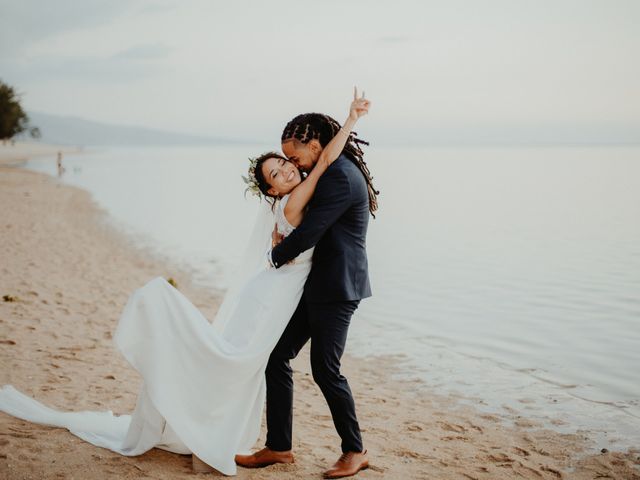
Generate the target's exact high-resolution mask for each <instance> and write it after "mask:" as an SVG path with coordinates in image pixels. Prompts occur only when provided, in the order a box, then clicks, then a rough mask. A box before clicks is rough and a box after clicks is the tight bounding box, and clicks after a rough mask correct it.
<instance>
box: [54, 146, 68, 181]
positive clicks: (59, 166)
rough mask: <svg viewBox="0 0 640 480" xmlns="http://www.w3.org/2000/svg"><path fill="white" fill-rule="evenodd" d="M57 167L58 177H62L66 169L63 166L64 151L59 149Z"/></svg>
mask: <svg viewBox="0 0 640 480" xmlns="http://www.w3.org/2000/svg"><path fill="white" fill-rule="evenodd" d="M56 167H57V169H58V177H61V176H62V174H64V172H65V171H66V169H65V168H64V167H63V166H62V152H61V151H58V155H56Z"/></svg>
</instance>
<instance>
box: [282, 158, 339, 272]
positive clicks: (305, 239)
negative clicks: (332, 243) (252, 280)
mask: <svg viewBox="0 0 640 480" xmlns="http://www.w3.org/2000/svg"><path fill="white" fill-rule="evenodd" d="M336 167H337V165H336ZM350 206H351V185H350V183H349V177H348V176H347V175H346V174H345V172H344V171H342V169H340V168H329V169H328V170H327V171H326V172H325V173H324V174H323V176H322V177H321V178H320V180H319V181H318V186H317V187H316V192H315V194H314V196H313V199H312V200H311V202H310V203H309V209H308V210H307V212H306V214H305V216H304V219H303V220H302V223H300V225H299V226H298V227H297V228H296V229H295V230H294V231H293V232H291V234H290V235H289V236H287V237H286V238H285V239H284V240H282V242H281V243H279V244H278V245H276V246H275V247H274V248H273V250H272V251H271V259H272V263H273V265H274V266H275V267H276V268H280V267H281V266H282V265H285V264H286V263H287V262H288V261H289V260H292V259H294V258H296V257H297V256H298V255H299V254H301V253H302V252H304V251H306V250H308V249H310V248H311V247H314V246H315V245H316V244H317V243H318V242H319V241H320V239H321V238H322V236H323V235H324V234H325V232H326V231H327V230H328V229H329V228H330V227H331V226H332V225H333V224H334V223H336V221H338V219H339V218H340V217H341V216H342V214H344V212H346V211H347V209H348V208H349V207H350Z"/></svg>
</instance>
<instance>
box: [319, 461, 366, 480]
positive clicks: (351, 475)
mask: <svg viewBox="0 0 640 480" xmlns="http://www.w3.org/2000/svg"><path fill="white" fill-rule="evenodd" d="M367 468H369V464H367V465H364V466H363V467H360V468H359V469H358V470H357V471H355V472H353V473H350V474H348V475H338V476H337V477H334V476H325V475H323V476H322V478H326V479H335V478H346V477H353V476H354V475H357V474H358V473H360V472H361V471H363V470H366V469H367Z"/></svg>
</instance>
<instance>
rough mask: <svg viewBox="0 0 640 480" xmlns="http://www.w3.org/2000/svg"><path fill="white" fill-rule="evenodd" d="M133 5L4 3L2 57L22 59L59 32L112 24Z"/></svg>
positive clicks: (61, 0) (108, 0) (111, 1)
mask: <svg viewBox="0 0 640 480" xmlns="http://www.w3.org/2000/svg"><path fill="white" fill-rule="evenodd" d="M133 5H134V2H127V1H126V0H93V1H83V2H78V1H74V0H56V1H52V2H37V1H33V0H21V1H19V2H16V1H13V2H12V1H2V5H1V6H0V9H1V12H2V14H1V15H0V55H2V56H19V55H20V54H21V52H23V51H24V50H25V49H26V48H27V47H29V45H32V44H34V43H36V42H39V41H41V40H44V39H47V38H50V37H53V36H55V35H57V34H59V33H63V32H69V31H73V30H79V29H86V28H92V27H96V26H100V25H104V24H108V23H110V22H112V21H113V20H114V19H116V18H118V17H120V16H122V15H124V14H125V13H127V12H128V11H129V9H130V8H131V7H132V6H133Z"/></svg>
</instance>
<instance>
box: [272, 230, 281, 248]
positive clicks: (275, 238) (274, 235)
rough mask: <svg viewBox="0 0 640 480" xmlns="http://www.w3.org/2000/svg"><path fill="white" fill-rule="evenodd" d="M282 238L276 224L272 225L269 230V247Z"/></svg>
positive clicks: (276, 243)
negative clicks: (271, 229)
mask: <svg viewBox="0 0 640 480" xmlns="http://www.w3.org/2000/svg"><path fill="white" fill-rule="evenodd" d="M283 239H284V235H282V234H281V233H280V232H279V231H278V225H276V226H274V227H273V232H271V248H273V247H275V246H276V245H278V244H279V243H280V242H281V241H282V240H283Z"/></svg>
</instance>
